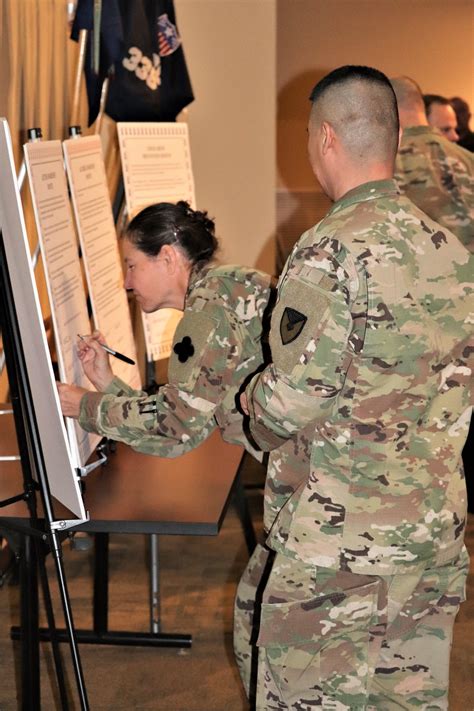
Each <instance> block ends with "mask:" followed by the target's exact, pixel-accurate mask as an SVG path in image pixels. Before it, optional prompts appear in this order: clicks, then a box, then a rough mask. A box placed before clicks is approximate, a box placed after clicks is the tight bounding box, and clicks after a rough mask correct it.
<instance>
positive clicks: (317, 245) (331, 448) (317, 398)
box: [235, 66, 473, 711]
mask: <svg viewBox="0 0 474 711" xmlns="http://www.w3.org/2000/svg"><path fill="white" fill-rule="evenodd" d="M310 98H311V101H312V108H311V114H310V119H309V124H308V132H309V136H308V153H309V159H310V163H311V166H312V168H313V171H314V173H315V175H316V177H317V179H318V181H319V183H320V184H321V186H322V187H323V189H324V191H325V192H326V193H327V195H328V196H329V197H330V198H331V199H332V200H333V201H334V205H333V207H332V209H331V210H330V211H329V213H328V214H327V215H326V217H325V218H324V219H323V220H322V221H321V222H320V223H318V224H317V225H316V226H315V227H313V228H311V229H310V230H308V231H307V232H305V233H304V234H303V235H302V237H301V238H300V240H299V241H298V243H297V244H296V246H295V248H294V250H293V252H292V255H291V256H290V258H289V260H288V262H287V264H286V267H285V270H284V272H283V275H282V277H281V279H280V282H279V285H278V295H277V302H276V305H275V308H274V310H273V314H272V321H271V329H270V337H269V345H270V348H271V356H272V363H270V364H269V365H267V366H266V367H265V368H264V370H262V371H261V372H260V373H258V374H257V375H256V376H254V378H252V380H251V381H250V383H249V385H248V386H247V388H246V390H245V395H243V396H242V399H241V402H242V406H243V407H244V409H245V408H247V409H248V411H249V414H250V430H251V432H252V435H253V437H254V439H255V440H256V442H257V443H258V444H259V445H260V446H261V447H262V448H263V449H265V450H270V460H272V458H274V457H275V456H276V457H278V452H279V447H280V446H282V445H283V446H286V445H287V443H288V441H290V440H293V442H294V446H295V448H296V449H297V451H298V452H299V457H300V471H301V476H300V478H299V481H298V480H297V477H296V476H294V478H293V480H290V481H282V480H281V479H280V480H276V481H273V480H272V479H270V480H268V479H267V484H266V489H265V527H266V531H267V533H268V537H267V539H266V550H264V549H262V548H259V549H257V551H256V552H255V554H254V556H253V558H252V559H251V561H250V562H249V566H248V568H247V571H246V572H245V573H244V575H243V577H242V582H241V585H240V586H239V589H238V591H237V598H236V608H235V615H236V620H237V623H239V618H240V619H242V618H245V617H247V618H249V616H250V615H251V612H252V610H253V609H254V607H253V606H254V604H255V601H258V600H259V599H260V600H261V604H260V605H257V610H256V614H255V619H254V622H255V623H256V629H255V630H254V637H252V638H251V639H250V640H249V639H247V640H245V639H243V638H240V639H239V638H238V637H237V638H236V640H235V643H236V648H237V650H239V648H240V650H243V649H244V648H245V645H247V650H248V652H247V657H246V658H247V659H248V658H249V656H250V651H249V650H251V649H252V646H253V644H255V642H256V645H257V647H258V684H257V709H259V710H261V711H263V709H265V710H268V709H282V708H285V709H292V710H294V711H296V709H302V708H310V707H311V708H312V707H316V706H318V707H322V708H336V707H337V709H340V710H342V709H351V710H352V709H366V708H367V709H369V708H370V709H388V708H395V707H397V708H415V707H416V708H418V707H419V708H422V707H423V708H430V707H433V708H434V707H435V706H436V708H438V709H447V698H448V673H449V655H450V647H451V635H452V627H453V623H454V619H455V616H456V613H457V610H458V607H459V604H460V602H462V600H463V599H464V590H465V580H466V576H467V569H468V555H467V551H466V549H465V547H464V544H463V534H464V528H465V521H466V488H465V481H464V477H463V472H462V465H461V449H462V446H463V442H464V440H465V437H466V433H467V427H468V421H469V414H470V410H471V409H472V407H471V400H470V387H469V386H470V382H471V381H470V379H471V375H472V353H473V349H472V348H473V324H472V318H470V316H469V310H470V308H472V302H471V303H469V297H470V296H471V297H472V285H471V284H470V281H469V274H470V269H469V268H470V267H471V266H472V265H471V264H469V261H470V255H469V253H468V252H467V250H465V249H464V248H463V247H462V245H461V244H460V243H459V241H458V240H457V239H456V237H455V236H454V235H453V234H452V233H450V232H448V231H447V230H443V229H442V228H441V226H440V225H438V224H437V223H435V222H433V221H432V220H430V219H429V218H428V217H427V215H425V214H424V213H423V212H421V211H420V210H419V209H418V208H417V207H416V206H415V205H414V204H413V203H412V202H411V201H410V200H409V199H407V198H406V197H404V196H402V195H400V193H399V191H398V189H397V187H396V184H395V182H394V181H393V179H392V176H393V168H394V162H395V155H396V151H397V144H398V134H399V131H398V112H397V103H396V98H395V95H394V93H393V90H392V88H391V85H390V83H389V81H388V79H387V78H386V77H385V76H384V75H383V74H382V73H381V72H379V71H377V70H375V69H371V68H368V67H353V66H346V67H341V68H340V69H337V70H335V71H333V72H331V73H330V74H329V75H327V76H326V77H325V78H324V79H322V81H321V82H319V83H318V84H317V85H316V87H315V88H314V90H313V92H312V94H311V97H310ZM471 275H472V272H471ZM262 551H263V552H264V555H265V554H266V557H267V561H266V565H265V566H262V565H261V560H260V556H261V555H262ZM262 568H263V569H262ZM244 626H245V625H244V624H242V625H241V626H240V627H239V625H238V624H237V629H240V630H243V629H244ZM244 658H245V657H244V656H243V654H241V656H240V659H244Z"/></svg>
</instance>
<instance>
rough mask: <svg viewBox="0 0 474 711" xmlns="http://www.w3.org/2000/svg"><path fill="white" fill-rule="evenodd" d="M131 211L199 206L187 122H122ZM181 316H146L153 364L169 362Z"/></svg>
mask: <svg viewBox="0 0 474 711" xmlns="http://www.w3.org/2000/svg"><path fill="white" fill-rule="evenodd" d="M117 131H118V139H119V146H120V156H121V161H122V172H123V182H124V188H125V200H126V204H127V212H128V215H129V217H130V218H132V217H133V216H134V215H136V214H137V212H139V211H140V210H142V209H143V208H144V207H147V206H148V205H151V204H153V203H157V202H178V201H179V200H186V201H187V202H189V204H190V205H191V207H193V208H194V207H195V202H196V200H195V195H194V178H193V171H192V164H191V150H190V145H189V133H188V126H187V124H185V123H121V122H119V123H117ZM181 316H182V312H181V311H176V310H175V309H160V311H157V312H156V313H154V314H143V327H144V332H145V343H146V350H147V357H148V360H150V361H152V360H159V359H160V358H166V357H167V356H168V355H169V354H170V351H171V343H172V340H173V335H174V332H175V330H176V326H177V325H178V322H179V320H180V318H181Z"/></svg>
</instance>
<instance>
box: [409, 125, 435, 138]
mask: <svg viewBox="0 0 474 711" xmlns="http://www.w3.org/2000/svg"><path fill="white" fill-rule="evenodd" d="M431 133H435V134H436V135H437V136H442V133H441V131H438V129H437V128H434V127H433V126H405V128H404V129H403V136H422V135H425V134H431Z"/></svg>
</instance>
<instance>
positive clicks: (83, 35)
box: [69, 30, 87, 126]
mask: <svg viewBox="0 0 474 711" xmlns="http://www.w3.org/2000/svg"><path fill="white" fill-rule="evenodd" d="M86 44H87V30H79V56H78V60H77V69H76V81H75V82H74V95H73V98H72V108H71V118H70V121H69V125H70V126H74V125H76V124H79V123H80V121H79V118H80V117H79V105H80V101H81V81H82V72H83V71H84V64H85V61H86Z"/></svg>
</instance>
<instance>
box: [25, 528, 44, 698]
mask: <svg viewBox="0 0 474 711" xmlns="http://www.w3.org/2000/svg"><path fill="white" fill-rule="evenodd" d="M20 586H21V587H20V606H21V637H20V639H21V641H20V645H21V708H22V711H32V710H33V709H35V711H39V710H40V705H41V690H40V674H39V667H40V658H39V626H38V568H37V558H36V550H35V545H34V542H33V540H32V538H31V536H28V535H24V536H23V537H22V547H21V555H20Z"/></svg>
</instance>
